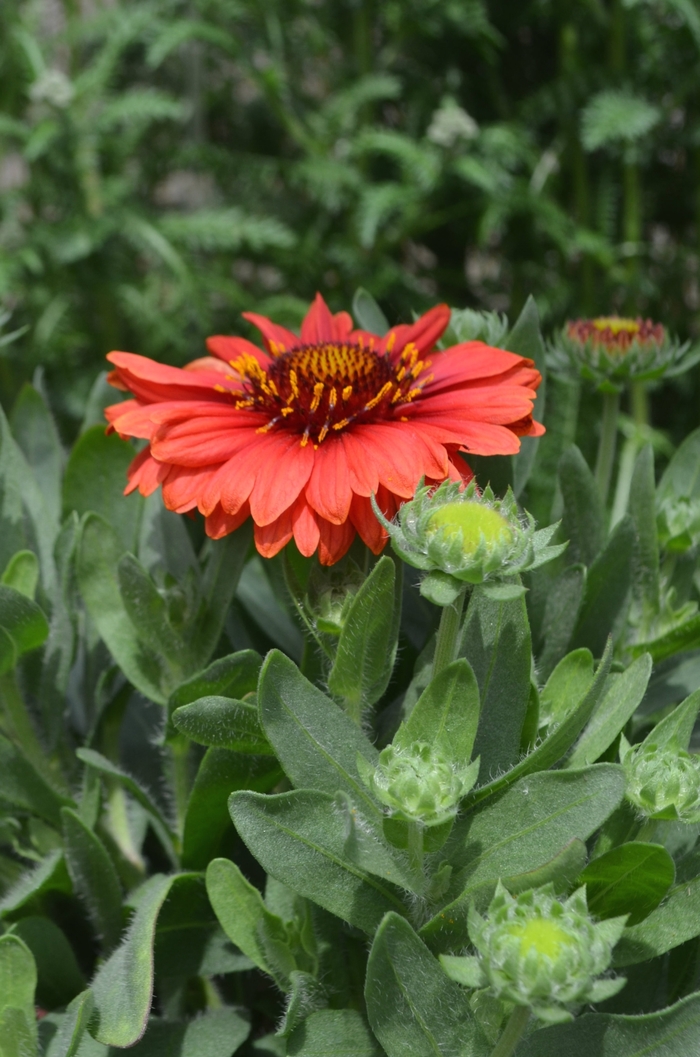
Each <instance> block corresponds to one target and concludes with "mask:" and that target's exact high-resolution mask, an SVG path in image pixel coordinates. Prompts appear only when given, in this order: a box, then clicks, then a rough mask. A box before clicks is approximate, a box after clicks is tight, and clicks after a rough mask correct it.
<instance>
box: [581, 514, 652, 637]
mask: <svg viewBox="0 0 700 1057" xmlns="http://www.w3.org/2000/svg"><path fill="white" fill-rule="evenodd" d="M635 546H636V533H635V529H634V523H633V521H632V519H631V518H630V517H624V518H623V519H622V521H620V522H619V523H618V524H617V525H616V526H615V529H614V530H613V532H612V534H611V536H610V539H609V540H608V542H607V543H606V545H605V547H604V548H603V550H602V551H601V553H600V554H599V555H598V557H597V558H596V560H595V561H594V562H593V564H592V565H591V567H590V568H589V570H588V576H587V577H586V587H585V590H584V593H583V600H582V602H581V609H580V612H579V616H578V621H577V624H576V628H575V630H574V634H573V638H572V645H574V646H587V647H588V649H589V650H590V651H591V653H592V654H593V656H594V657H600V656H601V654H602V653H603V650H604V649H605V640H606V639H607V637H608V635H610V634H611V633H612V631H613V630H614V628H615V625H616V622H617V620H618V618H619V617H620V615H621V613H622V610H623V608H624V606H625V603H626V601H627V598H628V595H629V592H630V588H631V586H632V574H633V571H634V562H635Z"/></svg>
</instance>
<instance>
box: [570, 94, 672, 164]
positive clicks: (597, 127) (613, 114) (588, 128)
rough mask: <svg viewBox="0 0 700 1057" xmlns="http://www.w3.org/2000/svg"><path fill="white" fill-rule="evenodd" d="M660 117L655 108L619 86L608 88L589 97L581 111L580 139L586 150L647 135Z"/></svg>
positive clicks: (626, 141) (657, 109)
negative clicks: (618, 87) (617, 87)
mask: <svg viewBox="0 0 700 1057" xmlns="http://www.w3.org/2000/svg"><path fill="white" fill-rule="evenodd" d="M660 118H661V111H660V110H659V108H658V107H656V106H652V105H651V103H647V101H646V100H645V99H640V98H639V97H638V96H635V95H632V94H631V93H630V92H628V91H624V90H622V89H616V88H610V89H606V90H604V91H602V92H598V94H597V95H594V96H593V98H592V99H589V101H588V103H587V105H586V107H585V109H584V110H583V113H582V114H581V140H582V142H583V145H584V147H585V149H586V150H587V151H594V150H598V149H599V148H600V147H607V146H609V145H610V144H612V143H632V142H634V140H637V139H639V138H640V137H642V136H646V134H647V132H650V131H651V130H652V129H653V128H654V126H655V125H656V124H657V123H658V122H659V120H660Z"/></svg>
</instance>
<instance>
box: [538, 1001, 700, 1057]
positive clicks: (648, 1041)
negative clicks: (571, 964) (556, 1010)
mask: <svg viewBox="0 0 700 1057" xmlns="http://www.w3.org/2000/svg"><path fill="white" fill-rule="evenodd" d="M698 1052H700V996H698V995H691V996H690V997H689V998H685V999H683V1001H681V1002H678V1003H676V1005H675V1006H671V1007H670V1009H664V1010H662V1012H660V1013H650V1014H647V1015H646V1016H637V1017H629V1016H615V1015H614V1014H610V1013H585V1014H584V1015H583V1016H582V1017H578V1018H577V1019H576V1020H574V1021H572V1023H570V1024H557V1025H555V1026H553V1027H551V1028H543V1029H542V1030H541V1031H536V1032H534V1034H532V1035H531V1036H530V1037H529V1038H528V1039H526V1040H525V1041H523V1042H521V1043H520V1045H519V1046H518V1057H561V1055H562V1054H566V1057H691V1054H696V1053H698Z"/></svg>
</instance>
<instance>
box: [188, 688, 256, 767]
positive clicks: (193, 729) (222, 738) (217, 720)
mask: <svg viewBox="0 0 700 1057" xmlns="http://www.w3.org/2000/svg"><path fill="white" fill-rule="evenodd" d="M172 721H173V724H174V725H175V727H177V729H178V730H179V731H180V732H181V733H182V734H186V735H187V737H188V738H189V739H190V740H191V741H195V742H197V744H198V745H207V746H210V745H212V746H215V747H216V748H219V749H230V750H231V751H232V752H249V753H258V754H262V755H266V754H268V753H272V751H273V750H272V748H271V746H270V743H269V741H268V740H267V738H266V737H265V733H264V731H263V729H262V727H261V726H260V720H259V718H258V709H257V707H256V706H255V704H253V702H252V701H235V700H233V699H232V698H230V697H201V698H200V699H199V700H198V701H193V702H192V703H191V704H189V705H181V706H180V707H179V708H176V709H175V711H174V712H173V714H172Z"/></svg>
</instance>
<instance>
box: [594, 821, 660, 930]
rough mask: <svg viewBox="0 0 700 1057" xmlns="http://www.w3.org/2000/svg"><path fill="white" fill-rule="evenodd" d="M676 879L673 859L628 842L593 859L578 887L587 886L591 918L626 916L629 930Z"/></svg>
mask: <svg viewBox="0 0 700 1057" xmlns="http://www.w3.org/2000/svg"><path fill="white" fill-rule="evenodd" d="M675 876H676V868H675V866H674V865H673V859H672V858H671V856H670V855H669V854H668V852H667V851H666V849H665V848H662V847H661V845H659V844H641V843H638V842H636V841H631V842H630V843H629V844H623V845H622V846H621V847H619V848H613V849H612V850H611V851H609V852H606V854H605V855H600V856H599V857H598V858H597V859H594V860H593V862H591V863H589V864H588V866H587V867H586V869H585V870H584V871H583V873H582V874H581V876H580V877H579V879H578V883H579V884H585V886H586V894H587V896H588V909H589V910H590V912H591V913H592V914H595V916H596V917H598V918H614V917H618V916H619V915H621V914H629V918H628V920H627V924H628V926H629V925H637V924H638V923H639V922H640V921H643V920H644V918H646V917H648V916H649V914H651V912H652V910H656V908H657V907H658V905H659V903H660V902H661V900H662V899H663V898H664V896H665V895H666V893H667V892H668V890H669V888H670V887H671V885H672V884H673V882H674V879H675Z"/></svg>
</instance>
